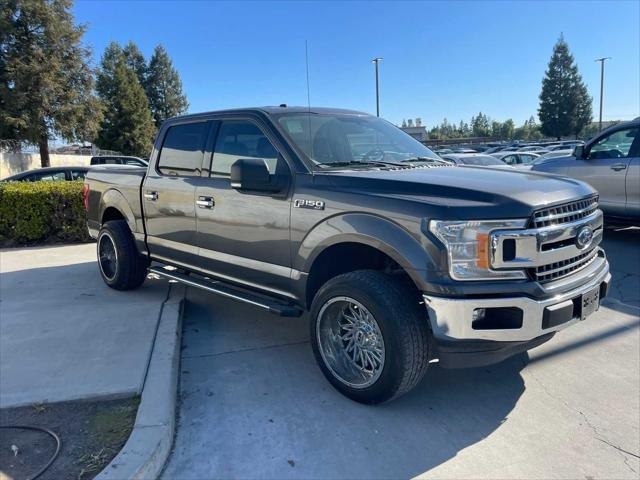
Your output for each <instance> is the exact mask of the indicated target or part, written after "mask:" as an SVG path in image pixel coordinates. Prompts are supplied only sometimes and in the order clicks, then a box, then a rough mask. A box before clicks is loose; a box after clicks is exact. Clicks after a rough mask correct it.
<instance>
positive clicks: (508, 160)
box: [502, 155, 518, 165]
mask: <svg viewBox="0 0 640 480" xmlns="http://www.w3.org/2000/svg"><path fill="white" fill-rule="evenodd" d="M502 161H503V162H504V163H506V164H507V165H515V164H516V163H518V159H517V158H516V156H515V155H507V156H506V157H502Z"/></svg>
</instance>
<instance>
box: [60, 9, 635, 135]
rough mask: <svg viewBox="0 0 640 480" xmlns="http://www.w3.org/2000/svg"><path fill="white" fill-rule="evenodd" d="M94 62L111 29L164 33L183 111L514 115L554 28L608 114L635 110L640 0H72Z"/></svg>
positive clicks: (519, 118)
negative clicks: (282, 108) (282, 107)
mask: <svg viewBox="0 0 640 480" xmlns="http://www.w3.org/2000/svg"><path fill="white" fill-rule="evenodd" d="M73 13H74V15H75V18H76V21H77V22H80V23H85V24H86V25H87V31H86V34H85V37H84V40H85V42H86V43H87V44H88V45H89V46H91V47H92V49H93V55H94V62H95V65H97V64H98V63H99V60H100V57H101V55H102V52H103V51H104V49H105V47H106V46H107V45H108V43H109V42H111V41H116V42H119V43H121V44H124V43H127V42H128V41H129V40H132V41H134V42H135V43H136V44H137V45H138V46H139V47H140V49H141V50H142V52H143V53H144V54H145V56H147V58H148V57H149V56H150V55H151V54H152V52H153V49H154V47H155V46H156V45H157V44H159V43H161V44H162V45H164V47H165V48H166V49H167V51H168V52H169V55H170V56H171V58H172V60H173V62H174V66H175V68H176V69H177V70H178V72H179V74H180V76H181V78H182V82H183V88H184V91H185V93H186V95H187V97H188V100H189V103H190V107H189V111H190V112H191V113H194V112H203V111H210V110H218V109H222V108H235V107H249V106H262V105H279V104H281V103H286V104H288V105H306V104H307V82H306V78H307V77H306V68H305V41H306V42H307V44H308V59H309V79H310V81H309V91H310V99H311V105H314V106H328V107H339V108H349V109H355V110H360V111H365V112H369V113H375V80H374V66H373V64H372V63H371V59H372V58H374V57H382V58H383V60H382V61H381V62H380V115H381V116H382V117H384V118H386V119H387V120H389V121H391V122H394V123H396V124H399V123H401V122H402V120H403V119H405V118H406V119H408V118H415V117H421V118H422V121H423V124H426V125H427V126H433V125H434V124H437V123H440V122H441V121H442V119H443V118H447V120H448V121H449V122H456V123H457V122H459V121H460V120H461V119H463V120H465V121H467V122H468V121H469V120H470V118H471V116H472V115H475V114H477V113H478V112H480V111H482V112H483V113H485V114H487V115H489V116H490V117H491V118H492V119H496V120H500V121H504V120H506V119H507V118H512V119H513V120H514V121H515V122H516V124H517V125H520V124H521V123H522V122H524V121H525V120H526V119H528V118H529V117H530V116H531V115H536V111H537V108H538V95H539V94H540V88H541V82H542V77H543V76H544V71H545V69H546V66H547V63H548V61H549V58H550V56H551V53H552V49H553V45H554V43H555V42H556V41H557V39H558V37H559V36H560V34H561V32H562V33H563V35H564V37H565V40H566V41H567V42H568V44H569V47H570V49H571V51H572V53H573V55H574V57H575V60H576V63H577V65H578V69H579V71H580V73H581V74H582V76H583V79H584V81H585V83H586V84H587V88H588V89H589V92H590V94H591V95H592V97H593V100H594V105H593V113H594V120H597V117H598V108H599V93H600V92H599V90H600V64H599V63H596V62H595V61H594V60H595V59H596V58H598V57H612V60H610V61H607V63H606V70H605V93H604V111H603V120H630V119H633V118H635V117H637V116H639V115H640V1H638V0H629V1H616V0H609V1H605V2H597V1H586V0H583V1H572V2H564V1H563V2H556V1H549V0H547V1H544V0H541V1H536V2H525V1H514V2H511V1H501V0H496V1H489V2H481V1H450V2H437V1H428V2H419V1H412V2H382V1H380V2H378V1H370V2H364V1H363V2H338V1H325V2H307V1H297V2H295V1H288V2H269V1H262V2H213V1H102V0H77V1H76V3H75V5H74V7H73Z"/></svg>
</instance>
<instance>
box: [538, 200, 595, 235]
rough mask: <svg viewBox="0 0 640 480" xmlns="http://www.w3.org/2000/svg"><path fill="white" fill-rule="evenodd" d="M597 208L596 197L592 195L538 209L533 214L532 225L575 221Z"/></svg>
mask: <svg viewBox="0 0 640 480" xmlns="http://www.w3.org/2000/svg"><path fill="white" fill-rule="evenodd" d="M597 208H598V197H597V196H593V197H590V198H585V199H582V200H578V201H575V202H569V203H564V204H562V205H557V206H555V207H550V208H545V209H543V210H538V211H537V212H535V213H534V214H533V227H534V228H540V227H549V226H552V225H561V224H563V223H570V222H575V221H576V220H580V219H581V218H584V217H588V216H589V215H591V214H592V213H593V212H595V211H596V209H597Z"/></svg>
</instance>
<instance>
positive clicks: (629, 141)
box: [531, 117, 640, 225]
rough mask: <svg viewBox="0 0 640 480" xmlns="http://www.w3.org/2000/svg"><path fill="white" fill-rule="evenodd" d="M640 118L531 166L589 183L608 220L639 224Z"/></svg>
mask: <svg viewBox="0 0 640 480" xmlns="http://www.w3.org/2000/svg"><path fill="white" fill-rule="evenodd" d="M639 131H640V117H638V118H636V119H635V120H632V121H630V122H625V123H620V124H617V125H614V126H612V127H609V128H608V129H606V130H604V131H603V132H601V133H600V134H598V135H596V136H595V137H593V138H592V139H591V140H589V141H588V142H587V143H586V144H585V145H578V146H577V147H576V148H575V150H574V152H573V154H572V155H570V156H566V157H559V158H553V159H550V160H548V161H543V162H536V163H535V164H534V165H533V166H532V167H531V169H532V170H534V171H538V172H548V173H556V174H559V175H566V176H568V177H573V178H577V179H578V180H583V181H585V182H587V183H589V184H590V185H591V186H592V187H593V188H595V189H596V190H598V193H599V194H600V208H602V210H603V211H604V213H605V216H607V217H608V219H609V221H610V222H612V223H617V221H620V222H621V223H632V224H635V225H637V224H640V134H639V133H638V132H639Z"/></svg>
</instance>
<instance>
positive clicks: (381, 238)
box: [85, 105, 611, 403]
mask: <svg viewBox="0 0 640 480" xmlns="http://www.w3.org/2000/svg"><path fill="white" fill-rule="evenodd" d="M85 204H86V207H87V223H88V228H89V232H90V234H91V236H92V237H94V238H96V239H97V251H98V264H99V268H100V273H101V275H102V278H103V279H104V281H105V282H106V283H107V285H109V286H110V287H112V288H115V289H119V290H127V289H133V288H136V287H138V286H140V285H141V284H142V282H144V280H145V278H146V276H147V273H148V272H149V271H151V272H154V273H156V274H157V275H160V276H163V277H166V278H169V279H173V280H177V281H178V282H182V283H184V284H187V285H189V286H192V287H197V288H202V289H205V290H208V291H210V292H212V293H214V294H218V295H222V296H224V297H229V298H233V299H236V300H238V301H240V302H245V303H249V304H251V305H254V306H255V307H256V308H261V309H264V310H266V311H268V312H271V313H274V314H276V315H283V316H300V315H302V314H303V313H304V312H305V311H308V312H309V324H310V337H311V345H312V348H313V352H314V354H315V357H316V360H317V362H318V365H319V366H320V369H321V370H322V372H323V374H324V375H325V377H326V378H327V379H328V381H329V382H331V384H332V385H333V386H334V387H335V388H336V389H338V390H339V391H340V392H342V393H343V394H344V395H346V396H348V397H350V398H352V399H354V400H356V401H359V402H363V403H379V402H383V401H387V400H390V399H392V398H394V397H397V396H399V395H401V394H403V393H406V392H407V391H409V390H410V389H411V388H413V387H414V386H415V385H416V384H417V383H418V382H419V381H420V380H421V378H422V377H423V375H424V373H425V371H426V369H427V366H428V365H429V363H431V362H436V361H438V362H439V363H440V365H441V366H443V367H471V366H480V365H487V364H490V363H495V362H498V361H501V360H503V359H504V358H506V357H508V356H510V355H513V354H515V353H519V352H523V351H526V350H528V349H530V348H533V347H535V346H537V345H540V344H542V343H543V342H546V341H547V340H549V339H550V338H551V337H553V335H554V334H555V333H556V332H557V331H558V330H560V329H562V328H565V327H568V326H570V325H572V324H574V323H576V322H579V321H581V320H584V319H585V318H586V317H587V316H589V315H590V314H591V313H593V312H594V311H595V310H597V309H598V307H599V305H600V300H601V299H602V298H603V297H604V296H605V295H606V294H607V290H608V286H609V283H610V279H611V276H610V274H609V265H608V262H607V260H606V257H605V253H604V251H603V250H602V249H601V248H600V247H599V244H600V242H601V240H602V232H603V228H602V225H603V220H602V219H603V217H602V212H601V211H600V210H599V208H598V195H597V192H596V191H595V190H594V189H593V188H591V187H590V186H588V185H587V184H585V183H583V182H580V181H577V180H571V179H568V178H560V177H555V176H552V175H548V174H544V173H530V172H522V171H517V170H511V169H505V168H495V169H494V168H490V167H475V166H456V165H452V164H450V163H448V162H445V161H444V160H442V159H440V158H439V157H438V156H437V155H435V154H434V153H433V152H431V150H429V149H428V148H426V147H425V146H424V145H422V144H421V143H419V142H417V141H416V140H414V139H413V138H411V137H410V136H409V135H407V134H405V133H404V132H402V131H401V130H400V129H398V128H397V127H395V126H393V125H392V124H390V123H388V122H386V121H384V120H382V119H379V118H376V117H372V116H370V115H367V114H363V113H359V112H353V111H347V110H337V109H326V108H294V107H287V106H286V105H282V106H280V107H265V108H251V109H241V110H227V111H218V112H211V113H203V114H196V115H188V116H184V117H178V118H173V119H170V120H168V121H166V122H165V123H164V124H163V125H162V128H161V129H160V132H159V134H158V137H157V139H156V142H155V145H154V148H153V151H152V153H151V156H150V161H149V166H148V168H147V169H142V168H131V169H127V170H123V169H119V170H116V169H113V170H109V169H108V168H107V169H105V170H101V171H95V172H93V171H91V172H89V174H88V176H87V179H86V183H85ZM167 267H173V268H167Z"/></svg>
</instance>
